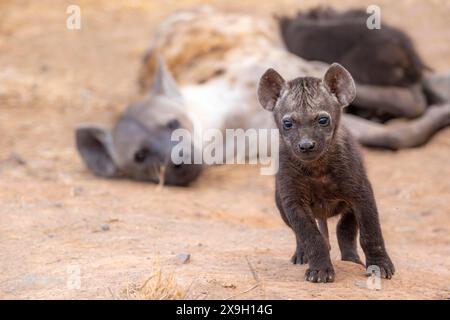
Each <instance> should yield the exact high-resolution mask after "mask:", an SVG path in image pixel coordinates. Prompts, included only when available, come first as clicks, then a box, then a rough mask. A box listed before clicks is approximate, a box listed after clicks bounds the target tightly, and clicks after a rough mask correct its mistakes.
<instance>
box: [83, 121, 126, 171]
mask: <svg viewBox="0 0 450 320" xmlns="http://www.w3.org/2000/svg"><path fill="white" fill-rule="evenodd" d="M75 142H76V146H77V149H78V152H79V154H80V156H81V159H82V160H83V161H84V163H85V164H86V166H87V167H88V169H89V170H90V171H91V172H92V173H93V174H95V175H97V176H100V177H106V178H111V177H114V176H116V175H117V171H118V170H117V167H116V164H115V163H114V160H113V159H114V157H113V146H112V137H111V133H110V132H109V131H107V130H106V129H104V128H101V127H99V126H96V125H89V124H83V125H80V126H79V127H78V128H76V129H75Z"/></svg>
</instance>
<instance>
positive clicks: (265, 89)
mask: <svg viewBox="0 0 450 320" xmlns="http://www.w3.org/2000/svg"><path fill="white" fill-rule="evenodd" d="M285 86H286V81H285V80H284V79H283V77H282V76H280V74H279V73H278V72H276V71H275V70H274V69H272V68H270V69H268V70H267V71H266V72H264V74H263V75H262V77H261V79H260V80H259V85H258V100H259V103H261V105H262V107H263V108H264V109H266V110H269V111H272V110H273V108H275V105H276V104H277V100H278V98H279V97H280V95H281V91H282V90H283V88H285Z"/></svg>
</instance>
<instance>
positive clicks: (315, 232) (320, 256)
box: [280, 195, 335, 282]
mask: <svg viewBox="0 0 450 320" xmlns="http://www.w3.org/2000/svg"><path fill="white" fill-rule="evenodd" d="M280 198H281V199H280V202H281V205H282V210H283V212H282V215H283V214H284V217H285V219H286V221H287V223H288V225H289V226H290V227H291V228H292V230H293V231H294V233H295V236H296V237H297V239H298V240H297V243H299V242H300V243H301V245H302V247H301V249H302V253H303V254H304V256H305V257H306V260H307V261H308V269H307V270H306V273H305V279H306V280H307V281H311V282H333V281H334V277H335V273H334V269H333V265H332V264H331V259H330V253H329V250H328V245H327V243H326V241H325V238H324V237H323V236H322V234H321V233H320V231H319V229H318V228H317V224H316V222H315V220H314V217H313V213H312V211H311V209H310V208H309V207H306V206H301V205H300V203H299V202H298V200H297V199H296V198H298V195H297V196H293V197H290V196H285V197H280Z"/></svg>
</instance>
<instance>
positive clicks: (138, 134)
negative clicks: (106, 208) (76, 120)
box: [75, 59, 202, 186]
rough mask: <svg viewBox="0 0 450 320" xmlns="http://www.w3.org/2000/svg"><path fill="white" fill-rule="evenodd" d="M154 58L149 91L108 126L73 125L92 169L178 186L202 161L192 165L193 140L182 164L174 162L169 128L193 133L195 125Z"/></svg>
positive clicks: (193, 175) (198, 170)
mask: <svg viewBox="0 0 450 320" xmlns="http://www.w3.org/2000/svg"><path fill="white" fill-rule="evenodd" d="M158 60H159V62H158V67H157V71H156V74H155V79H154V83H153V86H152V88H151V90H150V93H149V95H148V96H147V97H146V98H145V99H144V100H142V101H140V102H138V103H136V104H134V105H132V106H130V107H128V108H127V109H126V110H125V112H124V113H123V114H122V115H121V116H120V117H119V119H118V121H117V122H116V123H115V125H114V127H113V129H112V130H106V129H104V128H101V127H99V126H97V125H81V126H79V127H78V128H77V129H76V134H75V136H76V144H77V148H78V152H79V153H80V155H81V158H82V160H83V161H84V162H85V164H86V166H87V167H88V169H89V170H90V171H91V172H92V173H94V174H96V175H98V176H102V177H109V178H110V177H126V178H131V179H134V180H141V181H149V182H155V183H161V182H164V183H165V184H169V185H179V186H185V185H187V184H189V183H190V182H191V181H193V180H195V179H196V178H197V177H198V176H199V174H200V173H201V170H202V167H201V165H196V164H192V163H193V161H192V158H193V154H194V147H193V145H191V148H190V149H191V152H186V154H183V155H182V156H183V158H184V159H185V160H184V161H183V162H182V163H181V164H179V163H178V162H173V161H172V158H171V153H172V148H173V146H174V145H175V142H174V141H172V140H171V135H172V132H173V131H174V130H176V129H181V128H184V129H187V130H188V131H190V132H192V130H193V125H192V122H191V120H190V119H189V117H188V115H187V112H186V108H185V105H184V103H183V97H182V96H181V93H180V92H179V90H178V88H177V86H176V83H175V81H174V80H173V78H172V76H171V75H170V73H169V72H168V70H167V69H166V67H165V65H164V63H163V62H162V60H160V59H158ZM188 149H189V148H185V149H184V150H188Z"/></svg>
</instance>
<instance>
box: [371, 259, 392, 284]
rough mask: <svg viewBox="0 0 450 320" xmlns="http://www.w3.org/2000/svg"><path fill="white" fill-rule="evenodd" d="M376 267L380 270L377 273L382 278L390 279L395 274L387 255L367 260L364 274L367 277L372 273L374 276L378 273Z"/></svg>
mask: <svg viewBox="0 0 450 320" xmlns="http://www.w3.org/2000/svg"><path fill="white" fill-rule="evenodd" d="M374 266H375V267H374ZM377 267H378V268H380V270H379V272H380V276H381V277H382V278H386V279H391V278H392V276H393V275H394V273H395V267H394V264H393V263H392V261H391V259H390V258H389V256H388V255H385V256H380V257H374V258H367V260H366V268H367V269H366V274H367V275H368V276H370V275H372V274H373V273H375V274H376V273H377V272H378V268H377Z"/></svg>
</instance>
